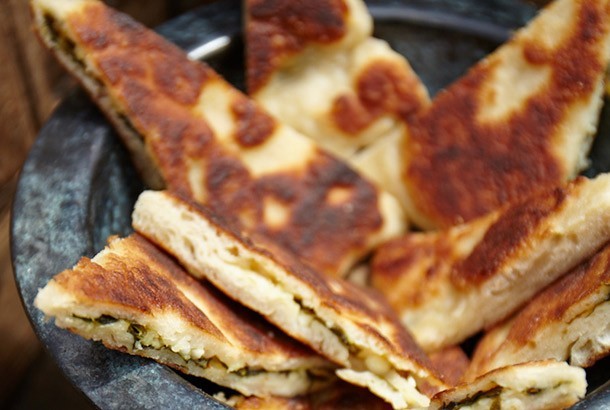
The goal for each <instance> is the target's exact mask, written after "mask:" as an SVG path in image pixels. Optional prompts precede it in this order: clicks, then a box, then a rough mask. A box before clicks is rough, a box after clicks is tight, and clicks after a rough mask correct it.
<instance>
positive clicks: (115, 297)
mask: <svg viewBox="0 0 610 410" xmlns="http://www.w3.org/2000/svg"><path fill="white" fill-rule="evenodd" d="M34 304H35V305H36V307H38V308H39V309H40V310H42V311H43V312H44V314H45V315H47V316H49V317H54V318H55V324H56V325H57V326H59V327H62V328H66V329H69V330H70V331H72V332H74V333H76V334H78V335H80V336H83V337H85V338H87V339H92V340H98V341H101V342H102V343H104V345H106V346H107V347H109V348H111V349H115V350H119V351H122V352H126V353H129V354H133V355H137V356H143V357H148V358H151V359H154V360H156V361H158V362H160V363H163V364H166V365H169V366H171V367H173V368H175V369H177V370H180V371H181V372H184V373H187V374H191V375H194V376H199V377H204V378H206V379H209V380H211V381H213V382H214V383H217V384H219V385H221V386H226V387H229V388H231V389H235V390H237V391H239V392H241V393H242V394H245V395H256V396H263V397H268V396H284V397H290V396H293V395H297V394H303V393H306V392H310V391H312V390H316V389H318V388H320V387H322V386H323V385H324V384H328V382H329V381H331V380H332V379H333V377H332V375H333V366H332V365H331V364H330V362H328V361H326V360H324V359H322V358H321V357H320V356H318V355H316V354H315V353H314V352H312V351H311V350H310V349H308V348H306V347H305V346H303V345H301V344H300V343H298V342H296V341H294V340H292V339H290V338H288V337H287V336H285V335H284V334H283V333H282V332H280V331H279V330H277V329H276V328H274V327H273V326H272V325H270V324H269V323H267V322H266V321H264V320H263V319H262V318H261V317H260V316H259V315H256V314H254V313H253V312H251V311H248V310H247V309H245V308H244V307H243V306H240V305H238V304H236V303H235V302H233V301H231V300H230V299H228V298H227V297H225V296H224V295H222V294H221V293H220V292H218V290H216V289H215V288H213V287H212V286H210V285H209V284H208V283H205V282H199V281H196V280H195V279H193V278H192V277H191V276H190V275H189V274H187V273H186V272H185V271H184V270H183V269H182V268H181V267H180V266H178V265H177V264H176V262H174V261H173V260H172V259H171V258H170V257H169V256H167V255H166V254H164V253H163V252H162V251H161V250H159V249H158V248H156V247H155V246H154V245H153V244H151V243H149V242H148V241H146V240H145V239H144V238H143V237H141V236H139V235H137V234H134V235H132V236H129V237H127V238H125V239H117V238H115V239H113V240H112V241H111V242H110V244H109V245H108V247H107V248H106V249H104V250H103V251H101V252H100V253H99V254H97V255H96V256H95V257H94V258H93V259H88V258H82V259H81V260H80V261H79V262H78V264H77V265H76V266H75V267H74V268H73V269H68V270H66V271H64V272H62V273H60V274H58V275H56V276H55V277H54V278H53V279H51V281H50V282H49V283H48V284H47V285H46V286H45V287H44V288H43V289H42V290H40V291H39V293H38V295H37V297H36V299H35V301H34Z"/></svg>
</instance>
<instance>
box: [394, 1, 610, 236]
mask: <svg viewBox="0 0 610 410" xmlns="http://www.w3.org/2000/svg"><path fill="white" fill-rule="evenodd" d="M609 57H610V7H609V6H608V2H607V1H606V0H593V1H585V0H557V1H555V2H553V3H551V4H550V5H548V6H547V7H546V8H545V9H544V10H543V11H541V12H540V14H539V15H538V16H537V17H536V18H535V19H534V20H532V22H531V23H530V24H529V25H527V26H526V27H525V28H523V29H521V30H519V31H517V32H516V34H515V35H514V37H513V38H512V39H511V40H510V41H508V42H507V43H506V44H504V45H503V46H501V47H500V48H498V49H497V50H496V51H495V52H494V53H492V54H491V55H489V56H488V57H487V58H485V59H483V60H482V61H481V62H479V63H478V64H476V65H475V66H474V67H472V68H471V69H470V70H469V71H468V72H467V73H466V74H465V75H464V76H463V77H461V78H460V79H458V80H457V81H456V82H455V83H453V84H452V85H450V86H449V87H448V88H447V89H445V90H444V91H442V92H440V93H439V94H438V95H437V96H436V97H435V98H434V100H433V102H432V104H431V106H430V107H429V108H428V109H427V110H425V111H424V112H423V113H422V114H421V115H418V116H416V118H415V119H414V120H413V121H410V122H409V127H408V129H407V133H406V137H405V138H404V140H403V149H402V151H401V158H402V161H403V167H402V173H401V177H402V180H403V183H404V184H405V187H406V191H405V195H404V196H402V197H400V199H401V201H402V203H403V205H404V206H405V208H406V209H407V213H408V215H409V218H410V220H411V221H413V222H414V223H415V224H416V225H418V226H420V227H421V228H424V229H430V228H435V227H447V226H452V225H456V224H459V223H462V222H465V221H470V220H472V219H474V218H476V217H479V216H482V215H485V214H486V213H488V212H490V211H493V210H494V209H496V208H498V207H501V206H503V205H504V204H505V203H507V202H510V201H514V200H517V199H519V198H522V197H523V196H524V195H527V194H528V193H531V192H533V191H534V190H536V189H539V188H541V187H552V186H556V185H558V184H560V183H562V182H564V181H566V180H568V179H570V178H573V177H574V176H575V175H577V174H578V172H579V171H580V170H582V169H583V168H585V167H586V166H587V164H588V162H587V159H586V158H587V154H588V151H589V147H590V146H591V142H592V140H593V135H594V134H595V130H596V127H597V122H598V116H599V111H600V108H601V106H602V95H603V90H604V77H605V76H604V73H605V70H606V67H607V65H608V60H609Z"/></svg>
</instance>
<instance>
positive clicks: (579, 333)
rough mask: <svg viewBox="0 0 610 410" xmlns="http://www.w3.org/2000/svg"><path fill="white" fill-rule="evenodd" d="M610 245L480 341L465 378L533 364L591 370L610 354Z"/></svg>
mask: <svg viewBox="0 0 610 410" xmlns="http://www.w3.org/2000/svg"><path fill="white" fill-rule="evenodd" d="M609 295H610V245H606V246H605V247H604V248H603V249H602V250H600V251H599V252H598V253H597V254H595V256H593V257H592V258H591V259H589V260H587V261H585V262H583V263H582V264H580V265H579V266H577V267H576V268H575V269H574V270H573V271H571V272H569V273H568V274H566V275H565V276H563V277H562V278H561V279H559V280H557V281H556V282H554V283H553V284H552V285H551V286H549V287H547V288H546V289H545V290H544V291H542V292H541V293H539V294H538V295H536V297H535V298H534V299H532V300H531V301H530V302H529V303H528V304H527V305H526V306H525V307H524V308H523V309H522V310H520V311H519V312H518V313H517V314H516V315H515V316H513V317H512V318H511V319H509V320H507V321H505V322H504V323H502V324H499V325H497V326H494V327H493V328H492V329H490V330H489V331H488V332H487V333H486V334H485V336H484V337H483V338H482V339H481V340H480V341H479V343H478V345H477V347H476V349H475V352H474V356H473V359H472V363H471V366H470V368H469V369H468V372H467V375H466V377H467V378H468V379H472V378H474V377H476V376H477V375H479V374H482V373H486V372H488V371H490V370H492V369H495V368H498V367H503V366H509V365H512V364H515V363H520V362H523V361H530V360H543V359H556V360H566V361H567V362H569V363H570V364H571V365H574V366H580V367H588V366H591V365H593V364H594V363H595V362H596V361H597V360H599V359H601V358H602V357H604V356H607V355H608V353H610V321H609V320H608V319H609V318H610V301H609V300H608V296H609Z"/></svg>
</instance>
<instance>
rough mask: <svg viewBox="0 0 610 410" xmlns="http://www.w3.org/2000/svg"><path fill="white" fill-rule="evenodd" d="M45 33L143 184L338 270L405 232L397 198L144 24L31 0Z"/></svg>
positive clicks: (90, 2) (64, 0)
mask: <svg viewBox="0 0 610 410" xmlns="http://www.w3.org/2000/svg"><path fill="white" fill-rule="evenodd" d="M32 6H33V10H34V18H35V24H36V28H37V31H38V33H39V35H40V37H41V38H42V40H43V42H44V43H45V44H46V45H47V46H48V47H49V49H50V50H51V51H52V52H53V54H54V55H55V56H56V57H57V58H58V59H59V61H60V62H62V63H63V64H64V65H65V66H66V67H67V69H68V70H69V71H70V72H71V73H72V74H73V75H74V76H76V78H78V79H79V80H80V81H81V83H82V84H83V85H84V87H85V89H86V90H87V91H88V92H89V93H90V94H91V96H92V97H93V99H94V100H95V102H96V103H97V104H98V105H99V106H100V107H101V109H102V110H103V111H104V113H105V114H106V115H107V117H108V118H109V119H110V121H111V122H112V123H113V124H114V125H115V127H116V128H117V130H118V131H119V133H120V134H121V136H122V137H123V139H124V141H125V142H126V144H127V146H128V147H130V148H131V151H132V153H133V154H134V158H136V162H137V163H139V164H140V167H141V168H144V176H145V178H146V179H147V180H148V182H149V184H150V186H151V187H154V188H161V187H167V188H168V189H170V190H173V191H176V192H180V193H181V194H183V195H186V196H188V197H190V198H193V199H194V200H196V201H198V202H200V203H204V204H206V205H207V206H209V207H210V208H211V209H212V210H213V211H214V212H216V213H217V214H219V215H222V217H224V218H226V219H227V220H230V221H231V223H233V224H236V225H237V226H238V227H239V228H240V229H243V230H245V231H248V232H256V233H257V234H260V235H266V236H268V237H270V238H273V240H274V241H275V242H276V243H279V244H281V246H282V247H284V248H286V249H288V250H290V251H291V252H294V253H296V254H297V255H298V256H300V257H301V258H302V259H303V260H306V261H307V262H308V263H310V264H312V265H314V267H315V268H316V269H318V270H320V271H323V272H325V273H328V274H331V275H341V274H344V273H346V272H347V271H348V269H349V268H350V266H351V265H353V264H354V263H355V262H356V261H358V260H359V259H361V258H362V257H364V256H365V255H366V254H367V253H368V252H369V251H370V250H371V249H372V248H374V247H375V246H376V245H377V244H379V243H380V242H381V241H382V240H384V239H386V238H389V237H392V236H395V235H397V234H398V233H400V232H402V231H403V230H404V229H405V221H404V215H403V212H402V210H401V208H400V205H399V204H398V202H397V201H396V200H395V199H394V198H393V197H392V196H391V195H389V194H387V193H386V192H384V191H382V190H380V189H379V188H377V187H376V186H374V185H373V184H372V183H370V182H368V181H367V180H365V179H364V178H362V177H361V176H360V175H358V174H357V173H356V172H355V171H354V170H352V169H351V168H350V167H349V166H347V165H346V164H345V163H343V162H341V161H339V160H338V159H336V158H334V157H333V156H331V155H329V154H328V153H326V152H324V151H322V150H321V149H320V148H318V147H317V146H316V145H315V144H314V143H313V142H312V141H311V140H310V139H308V138H306V137H304V136H302V135H301V134H299V133H298V132H296V131H294V130H293V129H291V128H289V127H287V126H284V125H282V124H281V123H279V122H278V121H276V120H275V119H274V118H273V117H271V116H270V115H269V114H267V113H266V112H265V111H264V110H263V109H262V108H260V107H259V106H258V105H257V104H256V103H254V102H253V101H251V100H250V99H248V98H247V97H246V96H244V95H243V94H241V93H240V92H239V91H237V90H236V89H235V88H233V87H232V86H231V85H229V84H228V83H227V82H225V81H224V80H223V79H221V78H220V76H219V75H218V74H217V73H215V72H214V71H213V70H212V69H211V68H210V67H209V66H207V65H205V64H203V63H200V62H195V61H191V60H189V59H188V57H187V55H186V54H184V53H183V52H182V51H181V50H179V49H178V48H177V47H175V46H174V45H172V44H170V43H169V42H167V41H166V40H164V39H163V38H161V37H160V36H158V35H157V34H155V33H154V32H153V31H152V30H148V29H146V28H145V27H143V26H142V25H140V24H138V23H136V22H134V21H133V20H132V19H130V18H129V17H128V16H125V15H123V14H120V13H118V12H116V11H114V10H113V9H111V8H109V7H107V6H106V5H104V3H102V2H100V1H95V0H58V1H55V0H33V2H32Z"/></svg>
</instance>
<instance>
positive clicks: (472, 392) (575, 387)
mask: <svg viewBox="0 0 610 410" xmlns="http://www.w3.org/2000/svg"><path fill="white" fill-rule="evenodd" d="M586 390H587V381H586V378H585V372H584V370H583V369H581V368H580V367H575V366H569V365H568V364H567V363H565V362H556V361H554V360H547V361H539V362H528V363H523V364H519V365H515V366H509V367H503V368H500V369H497V370H494V371H492V372H490V373H486V374H485V375H483V376H481V377H479V378H477V379H476V380H474V381H472V382H471V383H468V384H461V385H459V386H456V387H454V388H451V389H449V390H446V391H443V392H441V393H439V394H437V395H436V396H434V397H433V398H432V404H431V405H430V408H429V409H430V410H440V409H456V408H468V409H472V410H479V409H480V410H488V409H514V410H552V409H564V408H567V407H570V406H571V405H573V404H575V403H576V402H577V401H578V400H580V399H582V398H583V397H584V396H585V393H586Z"/></svg>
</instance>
